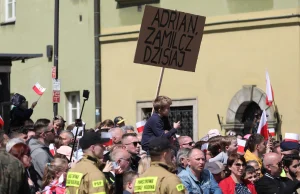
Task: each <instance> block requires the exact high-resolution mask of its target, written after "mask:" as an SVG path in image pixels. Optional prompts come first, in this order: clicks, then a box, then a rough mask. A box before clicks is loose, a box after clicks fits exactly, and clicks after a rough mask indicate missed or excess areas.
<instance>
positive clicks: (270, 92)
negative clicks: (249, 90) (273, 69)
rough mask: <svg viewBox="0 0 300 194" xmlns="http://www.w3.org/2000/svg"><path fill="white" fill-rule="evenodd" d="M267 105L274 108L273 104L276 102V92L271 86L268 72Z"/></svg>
mask: <svg viewBox="0 0 300 194" xmlns="http://www.w3.org/2000/svg"><path fill="white" fill-rule="evenodd" d="M266 94H267V97H266V105H268V106H272V103H273V101H274V92H273V88H272V85H271V81H270V77H269V73H268V72H267V71H266Z"/></svg>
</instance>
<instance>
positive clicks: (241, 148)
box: [237, 139, 246, 154]
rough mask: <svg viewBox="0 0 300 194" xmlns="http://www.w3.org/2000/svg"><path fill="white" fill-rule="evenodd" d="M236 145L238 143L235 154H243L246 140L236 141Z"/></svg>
mask: <svg viewBox="0 0 300 194" xmlns="http://www.w3.org/2000/svg"><path fill="white" fill-rule="evenodd" d="M237 143H238V150H237V152H238V153H242V154H243V153H244V152H245V151H244V149H245V146H246V140H242V139H237Z"/></svg>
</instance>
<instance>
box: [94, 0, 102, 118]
mask: <svg viewBox="0 0 300 194" xmlns="http://www.w3.org/2000/svg"><path fill="white" fill-rule="evenodd" d="M100 21H101V20H100V0H94V44H95V121H96V123H98V122H100V121H101V119H102V102H101V89H102V87H101V53H100V52H101V47H100V41H99V34H100Z"/></svg>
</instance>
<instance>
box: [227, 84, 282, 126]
mask: <svg viewBox="0 0 300 194" xmlns="http://www.w3.org/2000/svg"><path fill="white" fill-rule="evenodd" d="M250 103H256V104H257V105H258V106H259V108H260V109H261V110H266V113H267V115H268V127H269V128H275V130H276V126H277V119H276V117H275V108H274V106H271V107H268V106H267V105H266V94H265V93H264V91H262V90H261V89H259V88H257V87H256V86H255V85H246V86H243V88H242V89H240V90H239V91H238V92H237V93H236V94H235V95H234V96H233V98H232V99H231V101H230V104H229V106H228V109H227V115H226V124H224V125H223V127H224V128H225V129H226V131H229V130H234V131H236V130H242V129H243V128H244V123H243V121H242V115H243V113H244V111H245V109H246V108H247V107H248V106H249V104H250Z"/></svg>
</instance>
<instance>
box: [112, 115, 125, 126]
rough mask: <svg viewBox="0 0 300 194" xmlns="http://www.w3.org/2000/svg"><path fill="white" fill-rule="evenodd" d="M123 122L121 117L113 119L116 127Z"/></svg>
mask: <svg viewBox="0 0 300 194" xmlns="http://www.w3.org/2000/svg"><path fill="white" fill-rule="evenodd" d="M124 121H125V119H124V118H123V117H121V116H118V117H116V118H115V119H114V123H115V125H118V124H120V123H123V122H124Z"/></svg>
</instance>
